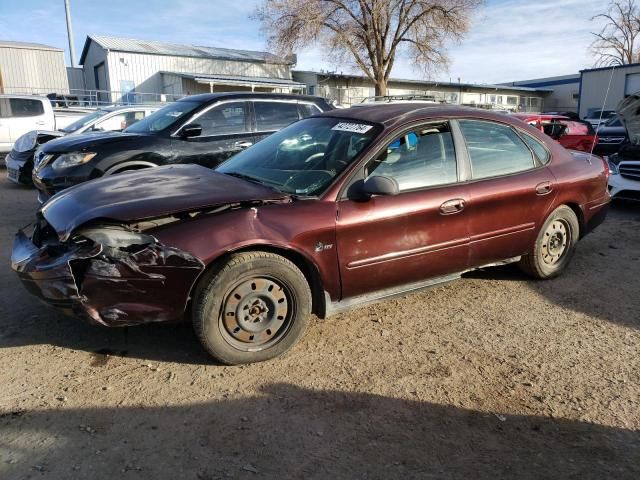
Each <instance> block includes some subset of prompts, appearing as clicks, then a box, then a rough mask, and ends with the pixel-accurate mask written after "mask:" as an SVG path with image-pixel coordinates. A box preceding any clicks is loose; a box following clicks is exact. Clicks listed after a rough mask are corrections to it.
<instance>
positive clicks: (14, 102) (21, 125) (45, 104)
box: [0, 94, 87, 159]
mask: <svg viewBox="0 0 640 480" xmlns="http://www.w3.org/2000/svg"><path fill="white" fill-rule="evenodd" d="M86 114H87V110H67V109H62V110H61V111H59V112H58V111H56V110H55V109H54V108H53V107H52V106H51V102H50V101H49V99H48V98H47V97H45V96H37V95H13V94H0V159H1V158H2V157H4V156H5V154H7V153H8V152H10V151H11V149H12V148H13V144H14V143H15V142H16V140H18V138H20V137H21V136H22V135H24V134H25V133H27V132H30V131H32V130H56V129H58V128H62V127H65V126H67V125H68V124H69V123H71V122H74V121H76V120H77V119H78V118H80V117H82V116H84V115H86Z"/></svg>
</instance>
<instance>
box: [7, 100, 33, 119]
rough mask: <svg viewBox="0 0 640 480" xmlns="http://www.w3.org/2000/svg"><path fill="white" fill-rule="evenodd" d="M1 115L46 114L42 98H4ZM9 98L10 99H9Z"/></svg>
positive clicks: (24, 115)
mask: <svg viewBox="0 0 640 480" xmlns="http://www.w3.org/2000/svg"><path fill="white" fill-rule="evenodd" d="M2 100H3V101H2V103H3V105H2V108H0V116H2V117H4V118H10V117H37V116H39V115H42V114H44V106H43V105H42V102H41V101H40V100H36V99H31V98H9V99H2ZM7 100H8V101H7Z"/></svg>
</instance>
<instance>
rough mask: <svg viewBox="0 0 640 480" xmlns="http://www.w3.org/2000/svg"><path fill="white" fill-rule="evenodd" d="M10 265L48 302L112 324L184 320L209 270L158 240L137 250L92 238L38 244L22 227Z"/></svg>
mask: <svg viewBox="0 0 640 480" xmlns="http://www.w3.org/2000/svg"><path fill="white" fill-rule="evenodd" d="M11 265H12V268H13V270H14V271H16V272H17V274H18V276H19V277H20V279H21V280H22V283H23V284H24V286H25V287H26V289H27V290H28V291H29V292H30V293H32V294H33V295H35V296H37V297H38V298H40V299H41V300H43V301H44V302H46V303H48V304H49V305H52V306H54V307H57V308H58V309H60V310H62V311H63V312H64V313H66V314H70V315H74V316H77V317H81V318H84V319H88V320H89V321H91V322H93V323H98V324H101V325H107V326H125V325H137V324H142V323H150V322H164V321H174V320H179V319H180V318H182V316H183V315H184V312H185V309H186V305H187V303H188V300H189V294H190V292H191V288H192V286H193V284H194V283H195V281H196V279H197V278H198V276H199V275H200V273H201V272H202V271H203V270H204V264H203V263H202V262H201V261H200V260H199V259H197V258H196V257H194V256H192V255H190V254H189V253H186V252H183V251H181V250H178V249H176V248H173V247H167V246H164V245H162V244H160V243H159V242H157V241H154V242H153V243H151V244H149V245H146V246H140V247H139V248H135V249H121V248H110V247H104V246H102V245H98V244H94V243H92V242H84V243H67V244H48V245H43V246H41V247H38V246H36V245H35V244H34V243H33V242H32V240H31V239H30V238H29V237H28V236H27V235H26V234H25V233H24V232H23V231H20V232H18V234H17V235H16V238H15V241H14V245H13V252H12V256H11Z"/></svg>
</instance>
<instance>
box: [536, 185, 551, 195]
mask: <svg viewBox="0 0 640 480" xmlns="http://www.w3.org/2000/svg"><path fill="white" fill-rule="evenodd" d="M552 191H553V184H552V183H551V182H542V183H539V184H538V185H536V195H547V194H549V193H551V192H552Z"/></svg>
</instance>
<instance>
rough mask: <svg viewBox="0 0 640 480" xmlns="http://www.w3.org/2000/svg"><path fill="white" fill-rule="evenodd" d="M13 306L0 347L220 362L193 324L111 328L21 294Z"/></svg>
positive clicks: (1, 311)
mask: <svg viewBox="0 0 640 480" xmlns="http://www.w3.org/2000/svg"><path fill="white" fill-rule="evenodd" d="M16 297H17V298H16V299H15V300H16V305H15V306H14V308H13V309H12V310H9V309H8V308H4V307H0V318H1V319H2V326H3V329H2V331H0V351H1V350H2V349H3V348H9V347H18V346H23V345H38V344H46V345H55V346H58V347H64V348H67V349H70V350H81V351H85V352H89V353H91V354H92V355H93V356H94V362H96V363H100V362H101V361H104V356H105V355H112V356H120V357H133V358H142V359H146V360H153V361H166V362H176V363H187V364H192V365H211V364H214V361H213V360H212V358H211V357H210V356H209V355H208V354H207V353H206V352H205V351H204V350H203V349H202V347H201V346H200V343H199V341H198V339H197V338H196V336H195V334H194V332H193V328H192V327H191V324H190V323H189V322H186V321H185V322H182V323H176V324H149V325H140V326H136V327H130V328H129V327H120V328H107V327H102V326H97V325H90V324H88V323H85V322H83V321H82V320H79V319H76V318H72V317H67V316H65V315H63V314H61V313H58V312H56V311H55V310H53V309H52V308H50V307H48V306H46V305H43V304H41V303H39V302H37V301H34V299H33V298H32V297H31V296H30V295H28V294H27V293H26V292H20V293H19V294H18V295H16Z"/></svg>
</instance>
